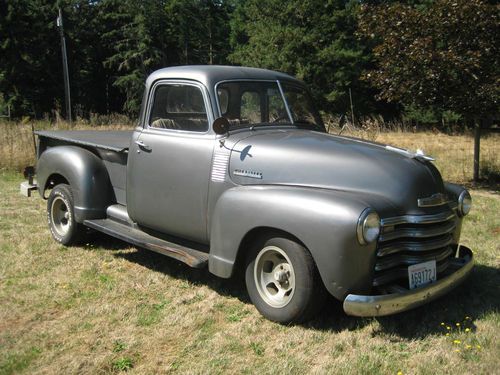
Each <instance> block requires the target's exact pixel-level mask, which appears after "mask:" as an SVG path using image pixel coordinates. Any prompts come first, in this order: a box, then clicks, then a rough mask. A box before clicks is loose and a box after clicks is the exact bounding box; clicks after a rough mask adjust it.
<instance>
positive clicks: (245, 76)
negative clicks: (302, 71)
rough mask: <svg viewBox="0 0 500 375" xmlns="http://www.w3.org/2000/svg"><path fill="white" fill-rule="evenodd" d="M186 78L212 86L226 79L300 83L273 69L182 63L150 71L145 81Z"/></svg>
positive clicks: (148, 83) (148, 84)
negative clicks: (181, 64)
mask: <svg viewBox="0 0 500 375" xmlns="http://www.w3.org/2000/svg"><path fill="white" fill-rule="evenodd" d="M176 78H177V79H188V80H195V81H198V82H201V83H202V84H204V85H205V86H206V87H207V88H212V87H214V86H215V84H217V82H220V81H226V80H272V81H275V80H287V81H294V82H296V83H302V82H301V81H299V80H298V79H296V78H294V77H292V76H290V75H288V74H285V73H280V72H276V71H273V70H267V69H259V68H249V67H243V66H229V65H183V66H173V67H169V68H163V69H159V70H157V71H155V72H153V73H151V74H150V75H149V77H148V79H147V81H146V85H147V86H148V87H149V86H151V85H152V83H153V82H155V81H157V80H160V79H176Z"/></svg>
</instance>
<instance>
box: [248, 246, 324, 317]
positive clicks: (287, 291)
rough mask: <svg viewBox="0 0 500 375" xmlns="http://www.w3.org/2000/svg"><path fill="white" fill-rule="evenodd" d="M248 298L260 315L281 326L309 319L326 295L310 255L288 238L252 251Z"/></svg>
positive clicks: (249, 265)
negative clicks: (281, 324)
mask: <svg viewBox="0 0 500 375" xmlns="http://www.w3.org/2000/svg"><path fill="white" fill-rule="evenodd" d="M245 282H246V286H247V290H248V294H249V296H250V299H251V300H252V302H253V304H254V305H255V307H256V308H257V310H259V312H260V313H261V314H262V315H263V316H264V317H266V318H268V319H270V320H273V321H276V322H279V323H284V324H288V323H300V322H303V321H305V320H307V319H310V318H311V317H312V316H313V315H314V314H315V313H317V311H318V310H319V309H320V308H321V306H322V305H323V302H324V300H325V291H324V286H323V284H322V281H321V279H320V277H319V275H318V271H317V269H316V265H315V263H314V260H313V258H312V256H311V254H310V253H309V251H308V250H307V249H306V248H305V247H304V246H302V245H301V244H299V243H297V242H296V241H294V240H292V239H289V238H287V237H285V236H276V237H274V236H270V237H267V238H265V239H263V240H261V241H258V242H257V243H256V244H255V245H254V246H253V247H252V248H251V250H250V252H249V254H248V257H247V262H246V270H245Z"/></svg>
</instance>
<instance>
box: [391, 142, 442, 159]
mask: <svg viewBox="0 0 500 375" xmlns="http://www.w3.org/2000/svg"><path fill="white" fill-rule="evenodd" d="M385 149H386V150H389V151H394V152H397V153H398V154H402V155H406V156H408V157H410V158H413V159H418V160H422V161H434V160H436V159H434V158H433V157H432V156H429V155H425V153H424V151H423V150H421V149H419V148H417V151H415V152H411V151H410V150H405V149H403V148H399V147H394V146H389V145H387V146H385Z"/></svg>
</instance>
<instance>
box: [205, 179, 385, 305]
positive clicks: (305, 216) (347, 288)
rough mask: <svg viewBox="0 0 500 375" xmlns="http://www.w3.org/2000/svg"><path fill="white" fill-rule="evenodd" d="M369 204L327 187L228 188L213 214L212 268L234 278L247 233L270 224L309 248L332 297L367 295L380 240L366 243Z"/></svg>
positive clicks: (210, 267)
mask: <svg viewBox="0 0 500 375" xmlns="http://www.w3.org/2000/svg"><path fill="white" fill-rule="evenodd" d="M368 206H369V205H368V204H367V203H366V202H363V201H362V200H360V199H359V198H358V197H356V195H355V194H353V193H348V192H341V191H332V190H325V189H316V188H304V187H291V186H265V185H264V186H255V185H253V186H238V187H235V188H232V189H229V190H227V191H226V192H224V193H223V194H222V196H221V197H220V198H219V200H218V202H217V204H216V207H215V210H214V215H213V218H212V226H211V237H210V239H211V243H210V257H209V270H210V272H212V273H214V274H215V275H218V276H220V277H225V278H228V277H230V276H231V275H232V273H233V270H234V264H235V261H236V258H237V256H238V250H239V249H240V244H241V241H242V239H243V238H244V237H245V235H246V234H247V233H249V232H250V231H251V230H253V229H256V228H259V227H268V228H274V229H278V230H281V231H284V232H287V233H290V234H292V235H293V236H295V237H296V238H298V239H299V240H300V241H301V242H302V243H303V244H304V245H305V246H306V247H307V249H309V251H310V252H311V255H312V256H313V258H314V260H315V262H316V265H317V267H318V270H319V273H320V275H321V278H322V280H323V283H324V284H325V287H326V288H327V290H328V291H329V292H330V293H331V294H332V295H333V296H335V297H336V298H338V299H343V298H344V297H345V296H346V295H347V294H349V293H354V291H356V293H361V291H362V292H363V293H366V292H368V291H369V290H370V288H371V282H372V275H373V269H374V263H375V244H371V245H367V246H361V245H360V244H359V243H358V241H357V239H356V226H357V221H358V218H359V216H360V214H361V212H362V211H363V210H364V209H365V208H366V207H368ZM244 250H245V249H242V251H244ZM243 255H244V254H243Z"/></svg>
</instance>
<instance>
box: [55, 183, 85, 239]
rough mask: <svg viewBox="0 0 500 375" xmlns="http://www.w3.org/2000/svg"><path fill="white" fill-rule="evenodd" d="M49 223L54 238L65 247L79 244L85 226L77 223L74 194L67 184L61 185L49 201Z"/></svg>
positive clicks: (56, 188) (56, 187)
mask: <svg viewBox="0 0 500 375" xmlns="http://www.w3.org/2000/svg"><path fill="white" fill-rule="evenodd" d="M47 221H48V224H49V230H50V233H51V234H52V237H53V238H54V239H55V240H56V241H57V242H59V243H61V244H63V245H73V244H76V243H78V242H79V240H80V239H81V238H82V235H83V233H84V227H83V225H81V224H79V223H77V222H76V221H75V212H74V203H73V194H72V192H71V188H70V186H69V185H67V184H59V185H57V186H55V187H54V188H53V189H52V191H51V192H50V195H49V199H48V200H47Z"/></svg>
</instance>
